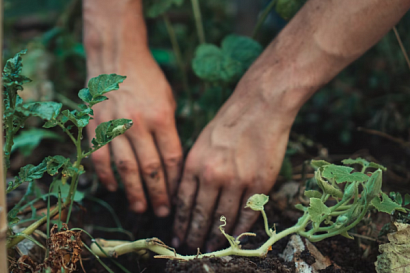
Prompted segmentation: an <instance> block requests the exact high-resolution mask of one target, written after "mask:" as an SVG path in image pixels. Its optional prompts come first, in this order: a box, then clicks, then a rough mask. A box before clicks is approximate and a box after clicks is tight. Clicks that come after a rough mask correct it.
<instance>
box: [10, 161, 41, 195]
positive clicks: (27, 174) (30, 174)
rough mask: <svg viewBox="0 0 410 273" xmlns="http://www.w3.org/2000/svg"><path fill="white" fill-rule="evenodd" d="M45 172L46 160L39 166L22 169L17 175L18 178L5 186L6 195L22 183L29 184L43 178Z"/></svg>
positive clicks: (30, 165)
mask: <svg viewBox="0 0 410 273" xmlns="http://www.w3.org/2000/svg"><path fill="white" fill-rule="evenodd" d="M46 171H47V160H46V159H44V160H43V161H42V162H41V163H40V164H39V165H37V166H34V165H32V164H28V165H26V166H24V167H22V168H20V171H19V173H18V176H16V177H14V181H10V182H9V183H8V185H7V193H9V192H11V191H13V190H14V189H16V188H17V187H18V186H20V185H21V184H22V183H24V182H31V181H33V180H35V179H39V178H41V177H43V174H44V173H45V172H46Z"/></svg>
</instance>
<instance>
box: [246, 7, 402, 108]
mask: <svg viewBox="0 0 410 273" xmlns="http://www.w3.org/2000/svg"><path fill="white" fill-rule="evenodd" d="M409 7H410V1H409V0H389V1H386V0H360V1H357V0H343V1H341V0H327V1H323V0H310V1H308V2H307V3H306V5H305V6H304V7H303V8H302V9H301V10H300V12H299V13H298V14H297V15H296V16H295V17H294V19H292V21H291V22H289V24H288V25H287V26H286V27H285V28H284V30H283V31H282V32H281V33H280V34H279V35H278V36H277V37H276V38H275V39H274V40H273V42H272V43H271V44H270V45H269V46H268V48H267V49H266V50H265V52H264V53H263V54H262V55H261V57H260V58H259V59H258V60H257V61H256V62H255V63H254V64H253V65H252V67H251V68H250V69H249V71H248V73H247V75H246V76H245V78H247V79H248V82H249V80H250V82H258V83H259V85H260V86H259V88H258V89H259V90H260V92H262V93H263V94H262V95H263V97H264V99H266V100H276V101H277V102H278V104H279V105H280V107H281V109H282V110H283V111H286V112H288V113H289V112H290V113H291V114H292V115H296V113H297V111H298V110H299V109H300V107H301V106H302V105H303V104H304V103H305V101H306V100H307V99H308V98H309V97H310V96H311V95H312V94H313V93H314V92H315V91H316V90H317V89H318V88H319V87H321V86H322V85H324V84H326V83H327V82H328V81H330V80H331V79H332V78H333V77H334V76H336V75H337V74H338V73H339V72H340V71H341V70H342V69H343V68H345V67H346V66H347V65H348V64H349V63H351V62H352V61H354V60H355V59H357V58H358V57H359V56H360V55H362V54H363V53H364V52H365V51H366V50H368V49H369V48H370V47H371V46H373V45H374V44H375V43H376V42H377V41H378V40H380V39H381V38H382V37H383V36H384V35H385V34H386V33H387V32H388V31H389V30H390V29H391V28H392V27H393V26H394V25H395V24H396V23H397V22H398V21H399V20H400V18H401V17H402V16H403V15H404V14H405V12H406V11H407V10H408V9H409ZM245 82H246V81H245Z"/></svg>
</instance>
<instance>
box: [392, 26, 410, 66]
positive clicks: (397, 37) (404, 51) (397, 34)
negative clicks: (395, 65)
mask: <svg viewBox="0 0 410 273" xmlns="http://www.w3.org/2000/svg"><path fill="white" fill-rule="evenodd" d="M393 31H394V35H396V39H397V42H399V45H400V49H401V52H403V55H404V59H405V60H406V62H407V65H408V66H409V68H410V60H409V56H408V55H407V52H406V49H405V48H404V46H403V42H402V41H401V38H400V35H399V32H398V31H397V28H396V27H393Z"/></svg>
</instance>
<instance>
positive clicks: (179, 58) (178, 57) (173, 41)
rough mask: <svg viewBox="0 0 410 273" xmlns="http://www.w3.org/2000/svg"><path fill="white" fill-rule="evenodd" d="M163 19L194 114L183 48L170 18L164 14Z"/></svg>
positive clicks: (190, 108)
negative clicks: (183, 58) (182, 52)
mask: <svg viewBox="0 0 410 273" xmlns="http://www.w3.org/2000/svg"><path fill="white" fill-rule="evenodd" d="M162 18H163V20H164V23H165V26H166V28H167V31H168V35H169V39H170V41H171V45H172V50H173V51H174V55H175V59H176V61H177V64H178V67H179V70H180V72H181V76H182V85H183V86H184V90H185V93H186V96H187V100H188V103H189V112H190V113H192V107H193V100H192V94H191V90H190V88H189V85H188V77H187V74H186V71H185V66H184V62H183V60H182V54H181V48H180V47H179V43H178V39H177V36H176V34H175V30H174V27H173V26H172V24H171V22H170V21H169V18H168V16H167V15H166V14H164V15H163V16H162Z"/></svg>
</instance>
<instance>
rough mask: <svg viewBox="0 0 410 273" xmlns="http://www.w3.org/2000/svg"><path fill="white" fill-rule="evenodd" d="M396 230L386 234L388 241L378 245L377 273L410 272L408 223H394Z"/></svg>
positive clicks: (409, 232)
mask: <svg viewBox="0 0 410 273" xmlns="http://www.w3.org/2000/svg"><path fill="white" fill-rule="evenodd" d="M395 225H396V227H397V232H395V233H390V234H387V238H388V239H389V241H390V243H387V244H382V245H380V246H379V251H380V253H381V254H380V255H379V256H378V257H377V262H375V265H376V271H377V272H378V273H391V272H403V273H409V272H410V225H406V224H398V223H395Z"/></svg>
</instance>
